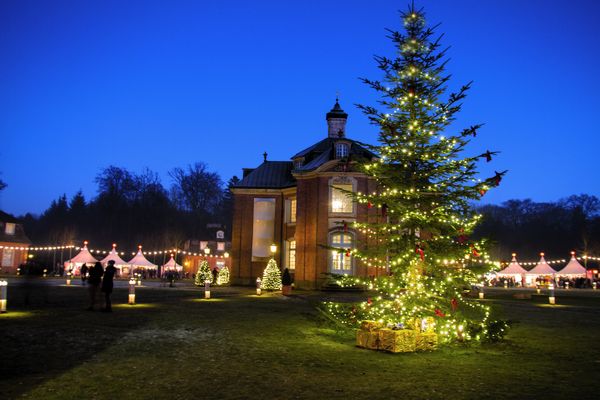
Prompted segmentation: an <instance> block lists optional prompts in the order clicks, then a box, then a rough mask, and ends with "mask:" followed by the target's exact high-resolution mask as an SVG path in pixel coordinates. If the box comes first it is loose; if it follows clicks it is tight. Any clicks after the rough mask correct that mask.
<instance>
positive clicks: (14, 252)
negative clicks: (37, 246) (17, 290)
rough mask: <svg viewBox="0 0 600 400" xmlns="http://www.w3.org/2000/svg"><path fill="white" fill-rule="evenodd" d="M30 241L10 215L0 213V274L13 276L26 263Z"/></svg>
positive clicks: (21, 226)
mask: <svg viewBox="0 0 600 400" xmlns="http://www.w3.org/2000/svg"><path fill="white" fill-rule="evenodd" d="M30 244H31V241H30V240H29V238H28V237H27V236H26V235H25V231H24V230H23V225H21V224H20V223H19V221H18V220H17V219H16V218H15V217H13V216H12V215H10V214H7V213H5V212H3V211H0V272H1V273H7V274H14V273H16V272H17V268H18V267H19V265H21V264H23V263H24V262H26V261H27V251H28V249H29V245H30Z"/></svg>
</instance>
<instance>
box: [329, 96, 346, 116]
mask: <svg viewBox="0 0 600 400" xmlns="http://www.w3.org/2000/svg"><path fill="white" fill-rule="evenodd" d="M325 118H326V119H330V118H344V119H347V118H348V114H347V113H345V112H344V110H342V107H340V103H339V102H338V99H335V105H334V106H333V108H332V109H331V111H329V112H328V113H327V115H326V116H325Z"/></svg>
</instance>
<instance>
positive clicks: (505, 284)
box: [504, 279, 508, 289]
mask: <svg viewBox="0 0 600 400" xmlns="http://www.w3.org/2000/svg"><path fill="white" fill-rule="evenodd" d="M504 289H508V281H507V280H506V279H505V280H504Z"/></svg>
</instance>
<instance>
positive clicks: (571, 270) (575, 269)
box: [556, 252, 587, 278]
mask: <svg viewBox="0 0 600 400" xmlns="http://www.w3.org/2000/svg"><path fill="white" fill-rule="evenodd" d="M586 272H587V270H586V269H585V267H584V266H583V265H581V264H579V261H577V259H576V258H575V253H574V252H573V253H571V260H570V261H569V263H568V264H567V265H565V267H564V268H563V269H561V270H560V271H558V272H557V273H556V275H559V276H568V277H570V278H573V277H576V276H577V277H583V278H585V276H586Z"/></svg>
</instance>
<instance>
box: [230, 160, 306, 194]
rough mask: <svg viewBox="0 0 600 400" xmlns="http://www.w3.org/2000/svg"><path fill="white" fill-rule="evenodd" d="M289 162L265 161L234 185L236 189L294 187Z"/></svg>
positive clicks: (291, 165) (294, 183) (291, 164)
mask: <svg viewBox="0 0 600 400" xmlns="http://www.w3.org/2000/svg"><path fill="white" fill-rule="evenodd" d="M292 168H293V163H292V162H291V161H265V162H263V163H262V164H261V165H259V166H258V168H255V169H254V170H253V171H252V172H250V173H248V174H247V175H246V176H245V177H244V179H242V180H241V181H240V182H238V184H237V185H235V187H236V188H271V189H276V188H286V187H291V186H295V185H296V180H295V179H294V177H293V176H292Z"/></svg>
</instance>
